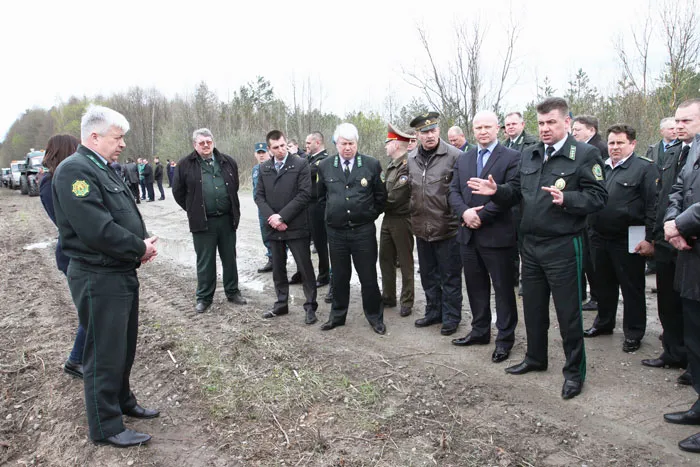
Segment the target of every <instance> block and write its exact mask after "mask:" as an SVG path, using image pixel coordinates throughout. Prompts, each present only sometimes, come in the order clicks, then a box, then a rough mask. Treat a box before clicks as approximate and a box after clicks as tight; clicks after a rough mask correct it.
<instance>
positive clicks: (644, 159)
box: [637, 156, 654, 164]
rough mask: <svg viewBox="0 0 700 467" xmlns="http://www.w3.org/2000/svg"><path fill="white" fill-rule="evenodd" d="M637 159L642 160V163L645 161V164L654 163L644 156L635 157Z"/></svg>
mask: <svg viewBox="0 0 700 467" xmlns="http://www.w3.org/2000/svg"><path fill="white" fill-rule="evenodd" d="M637 157H639V158H640V159H642V160H643V161H647V162H650V163H652V164H653V163H654V161H653V160H652V159H649V158H648V157H646V156H637Z"/></svg>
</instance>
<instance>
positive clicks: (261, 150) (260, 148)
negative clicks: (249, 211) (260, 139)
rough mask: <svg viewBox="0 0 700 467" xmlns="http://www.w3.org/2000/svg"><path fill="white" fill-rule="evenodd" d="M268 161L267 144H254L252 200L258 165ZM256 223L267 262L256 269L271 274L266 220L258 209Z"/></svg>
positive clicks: (270, 252)
mask: <svg viewBox="0 0 700 467" xmlns="http://www.w3.org/2000/svg"><path fill="white" fill-rule="evenodd" d="M267 160H270V154H269V153H268V152H267V143H255V161H256V162H257V164H255V165H254V166H253V171H252V178H253V199H255V192H256V191H257V188H258V175H259V174H260V165H261V164H262V163H263V162H265V161H267ZM258 223H259V224H260V235H261V236H262V241H263V245H265V249H266V250H267V251H266V253H265V256H266V257H267V262H266V263H265V265H264V266H263V267H261V268H258V272H259V273H264V272H272V250H270V240H268V238H267V233H266V229H265V225H267V221H266V219H263V216H262V214H260V208H258Z"/></svg>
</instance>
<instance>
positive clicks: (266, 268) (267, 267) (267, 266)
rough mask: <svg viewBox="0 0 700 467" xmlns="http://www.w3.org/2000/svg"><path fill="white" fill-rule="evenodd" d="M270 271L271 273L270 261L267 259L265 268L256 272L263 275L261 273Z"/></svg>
mask: <svg viewBox="0 0 700 467" xmlns="http://www.w3.org/2000/svg"><path fill="white" fill-rule="evenodd" d="M271 271H272V259H270V258H268V259H267V263H265V266H263V267H261V268H260V269H258V272H259V273H263V272H271Z"/></svg>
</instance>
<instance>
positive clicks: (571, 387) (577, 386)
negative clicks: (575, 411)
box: [561, 379, 583, 399]
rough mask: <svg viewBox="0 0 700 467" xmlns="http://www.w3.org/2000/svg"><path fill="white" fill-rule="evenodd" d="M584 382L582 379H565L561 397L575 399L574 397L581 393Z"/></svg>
mask: <svg viewBox="0 0 700 467" xmlns="http://www.w3.org/2000/svg"><path fill="white" fill-rule="evenodd" d="M582 387H583V383H582V382H581V381H574V380H571V379H567V380H565V381H564V386H562V388H561V398H562V399H573V398H574V397H576V396H578V395H579V394H581V388H582Z"/></svg>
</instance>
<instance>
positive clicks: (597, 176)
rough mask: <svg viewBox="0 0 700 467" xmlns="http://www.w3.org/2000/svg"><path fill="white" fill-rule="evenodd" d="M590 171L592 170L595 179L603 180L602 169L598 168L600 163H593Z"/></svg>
mask: <svg viewBox="0 0 700 467" xmlns="http://www.w3.org/2000/svg"><path fill="white" fill-rule="evenodd" d="M592 171H593V176H594V177H595V179H596V180H597V181H599V182H600V181H602V180H603V170H602V169H601V168H600V165H598V164H595V165H594V166H593V169H592Z"/></svg>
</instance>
